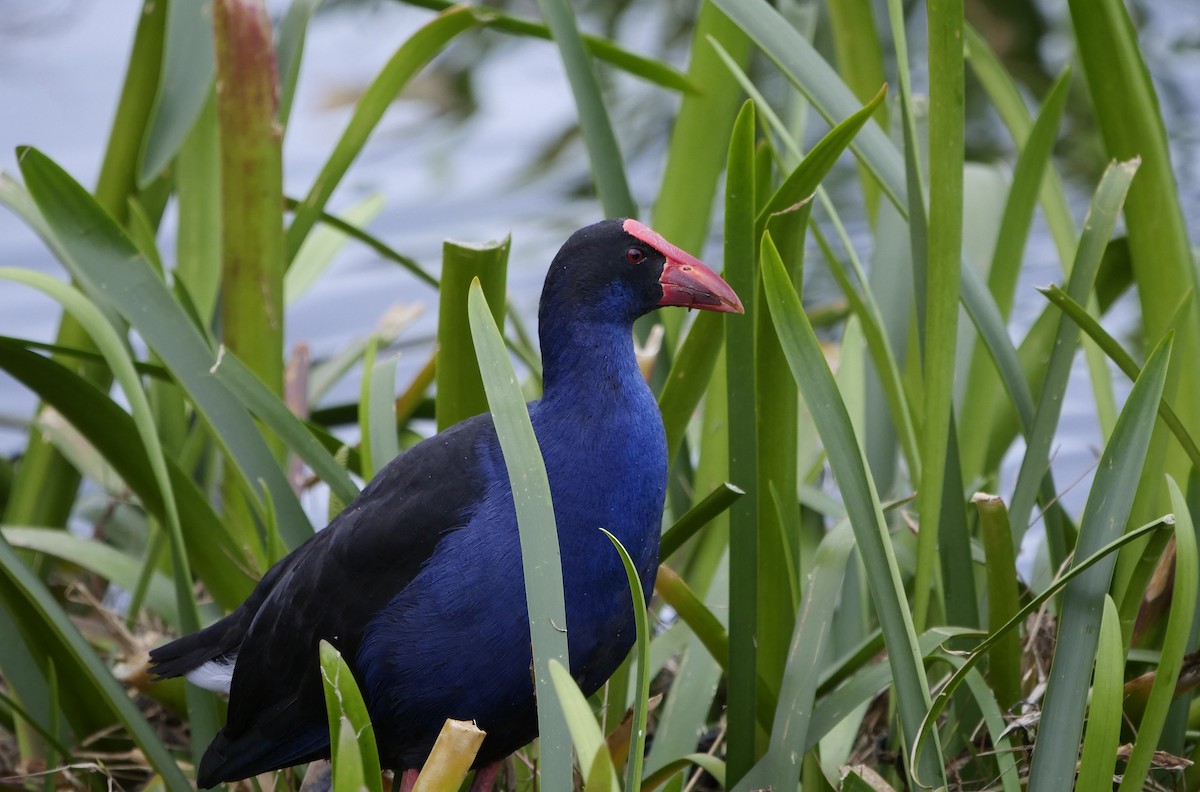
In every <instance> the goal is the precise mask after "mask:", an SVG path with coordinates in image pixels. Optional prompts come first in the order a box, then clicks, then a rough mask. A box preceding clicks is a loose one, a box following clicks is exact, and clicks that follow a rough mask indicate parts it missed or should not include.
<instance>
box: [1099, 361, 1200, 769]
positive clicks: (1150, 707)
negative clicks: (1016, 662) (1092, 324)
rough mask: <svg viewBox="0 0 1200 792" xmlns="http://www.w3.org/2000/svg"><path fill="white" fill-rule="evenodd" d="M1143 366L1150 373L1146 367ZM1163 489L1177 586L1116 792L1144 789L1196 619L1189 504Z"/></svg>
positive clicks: (1196, 571)
mask: <svg viewBox="0 0 1200 792" xmlns="http://www.w3.org/2000/svg"><path fill="white" fill-rule="evenodd" d="M1146 366H1147V368H1149V366H1150V364H1149V363H1147V364H1146ZM1167 488H1168V490H1170V494H1171V510H1172V511H1173V512H1174V514H1175V582H1174V584H1173V589H1172V592H1171V614H1170V616H1168V617H1167V631H1166V635H1165V636H1164V637H1163V644H1162V653H1161V655H1160V658H1159V662H1158V669H1157V671H1156V672H1155V674H1154V683H1153V685H1152V687H1151V688H1150V700H1149V701H1148V702H1147V703H1146V711H1145V712H1144V713H1143V714H1142V720H1141V722H1140V723H1139V724H1138V728H1137V740H1136V741H1135V742H1134V744H1133V752H1132V753H1131V754H1130V755H1129V761H1128V762H1127V763H1126V764H1125V775H1124V777H1123V778H1122V779H1121V786H1120V792H1134V790H1138V789H1142V784H1143V782H1144V781H1145V780H1146V774H1147V773H1148V772H1149V771H1150V764H1151V760H1152V759H1153V758H1154V750H1155V748H1157V747H1158V742H1159V738H1160V737H1161V736H1162V733H1163V726H1164V725H1165V723H1166V721H1167V711H1168V710H1169V709H1170V707H1171V702H1172V701H1173V699H1174V698H1175V683H1176V682H1177V681H1178V679H1179V672H1180V669H1181V668H1182V666H1183V656H1184V653H1185V652H1187V650H1188V641H1189V638H1190V636H1191V632H1192V618H1193V616H1194V615H1195V613H1196V588H1197V577H1200V566H1198V564H1197V559H1196V531H1195V528H1194V527H1193V524H1192V516H1191V512H1190V511H1189V509H1188V503H1187V500H1186V499H1185V498H1184V496H1183V493H1182V492H1180V491H1179V485H1178V484H1176V483H1175V480H1174V479H1173V478H1171V477H1170V476H1167ZM1108 602H1111V600H1109V601H1108ZM1106 613H1107V611H1106Z"/></svg>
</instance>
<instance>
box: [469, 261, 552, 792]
mask: <svg viewBox="0 0 1200 792" xmlns="http://www.w3.org/2000/svg"><path fill="white" fill-rule="evenodd" d="M467 310H468V313H469V316H470V322H471V338H472V340H473V342H474V344H475V354H476V355H478V358H479V373H480V375H481V376H482V378H483V386H484V389H485V390H486V391H487V396H488V406H489V407H490V408H491V413H492V420H493V421H494V422H495V424H496V435H497V436H498V437H499V439H500V447H501V449H502V450H503V452H504V460H505V466H506V467H507V468H508V478H509V483H510V484H511V485H512V493H513V504H514V505H515V507H516V511H517V525H518V527H519V528H520V535H521V566H522V568H523V570H524V574H525V592H526V602H527V604H528V608H529V628H530V636H531V638H532V641H533V673H534V683H535V686H536V688H537V709H538V733H539V734H540V735H541V741H540V749H539V761H540V763H541V768H542V779H543V783H544V784H545V785H546V788H547V789H568V788H570V785H571V745H570V741H569V739H568V737H567V730H566V722H565V719H564V717H563V714H562V708H561V707H560V706H559V703H558V699H557V696H556V694H555V692H554V686H553V684H552V682H551V679H550V661H551V660H557V661H558V662H559V663H562V664H563V665H564V666H566V665H569V664H570V660H569V657H568V654H567V633H566V630H567V629H568V625H567V616H566V606H565V604H564V595H563V579H562V563H561V561H560V560H559V553H558V531H557V529H556V527H555V522H554V506H553V504H552V503H551V501H550V480H549V478H548V477H547V475H546V464H545V462H544V461H543V460H542V453H541V450H540V449H539V448H538V443H537V437H536V436H535V435H534V433H533V424H532V423H531V422H530V420H529V412H528V410H527V409H526V407H525V400H524V398H523V397H522V396H521V389H520V386H519V385H518V383H517V375H516V372H515V371H514V370H513V366H512V361H511V360H509V357H508V353H507V352H506V351H505V349H504V340H503V338H502V337H501V335H500V330H499V328H498V327H496V320H495V319H494V318H493V317H492V313H491V311H490V310H489V308H488V304H487V300H486V298H485V297H484V296H483V287H481V286H480V285H479V283H478V282H475V283H472V284H471V291H470V295H469V297H468V307H467Z"/></svg>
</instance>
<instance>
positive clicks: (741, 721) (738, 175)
mask: <svg viewBox="0 0 1200 792" xmlns="http://www.w3.org/2000/svg"><path fill="white" fill-rule="evenodd" d="M754 126H755V124H754V105H753V104H751V103H750V102H746V104H744V105H743V106H742V111H741V112H740V113H739V114H738V117H737V121H736V122H734V126H733V135H732V136H731V138H730V142H729V165H728V167H727V169H726V177H725V178H726V182H725V280H726V281H727V282H728V283H729V285H730V286H731V287H733V290H734V291H735V292H737V293H738V294H740V295H742V297H743V304H744V305H745V308H746V315H745V316H744V317H742V318H741V319H740V321H736V322H727V323H726V324H725V354H726V360H727V364H726V365H727V366H728V380H727V393H728V399H729V402H728V408H727V409H728V416H729V418H728V420H729V449H728V454H729V480H730V481H732V482H733V483H734V484H735V485H737V486H738V487H739V488H741V489H742V490H745V492H746V497H745V498H741V499H739V500H738V501H737V502H736V503H734V504H733V507H732V508H731V509H730V510H729V629H730V636H729V639H730V658H729V692H728V697H729V709H728V713H727V716H726V717H727V719H728V728H729V750H728V754H727V757H726V762H727V763H728V768H727V769H728V773H729V780H730V781H731V782H736V781H737V780H739V779H740V778H741V777H742V776H743V775H745V774H746V772H748V771H749V770H750V768H751V767H752V766H753V765H754V761H755V759H756V758H757V756H756V750H755V745H754V738H755V737H754V724H755V721H756V719H757V715H756V713H755V694H754V693H755V686H756V685H757V680H758V672H757V668H758V661H757V657H758V648H757V647H758V638H757V633H758V629H757V626H758V581H757V578H758V522H759V515H758V511H759V509H758V502H759V493H758V483H759V482H758V463H757V454H758V452H757V440H756V433H757V421H756V419H755V392H754V385H755V382H756V381H757V377H756V376H755V346H754V344H755V323H756V322H757V320H758V314H757V311H758V310H759V307H758V305H757V304H756V298H755V297H754V296H753V295H755V294H756V292H757V291H758V261H757V260H758V256H757V253H756V244H755V228H754V223H755V211H754V203H755V174H754Z"/></svg>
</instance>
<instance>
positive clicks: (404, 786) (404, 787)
mask: <svg viewBox="0 0 1200 792" xmlns="http://www.w3.org/2000/svg"><path fill="white" fill-rule="evenodd" d="M420 773H421V771H420V770H417V769H414V768H411V767H410V768H409V769H408V770H405V771H404V774H403V775H401V776H400V792H412V791H413V787H415V786H416V785H417V776H418V775H420Z"/></svg>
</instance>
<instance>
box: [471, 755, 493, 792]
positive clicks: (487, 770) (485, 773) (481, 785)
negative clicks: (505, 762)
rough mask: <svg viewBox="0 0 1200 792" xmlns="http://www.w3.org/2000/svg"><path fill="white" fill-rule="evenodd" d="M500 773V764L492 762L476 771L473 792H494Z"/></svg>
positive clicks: (472, 784)
mask: <svg viewBox="0 0 1200 792" xmlns="http://www.w3.org/2000/svg"><path fill="white" fill-rule="evenodd" d="M499 773H500V762H492V763H491V764H490V765H484V766H483V767H481V768H479V769H478V770H476V771H475V780H474V781H472V782H471V792H492V785H493V784H495V783H496V776H497V775H498V774H499Z"/></svg>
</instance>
